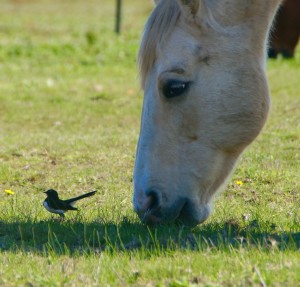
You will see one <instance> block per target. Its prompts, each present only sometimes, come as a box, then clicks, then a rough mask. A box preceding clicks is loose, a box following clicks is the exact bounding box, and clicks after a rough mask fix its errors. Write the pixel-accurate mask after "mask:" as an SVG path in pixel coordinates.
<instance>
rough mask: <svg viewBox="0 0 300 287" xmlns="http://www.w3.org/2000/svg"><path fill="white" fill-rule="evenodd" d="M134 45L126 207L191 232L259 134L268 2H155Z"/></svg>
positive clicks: (264, 100)
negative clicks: (136, 60) (134, 101)
mask: <svg viewBox="0 0 300 287" xmlns="http://www.w3.org/2000/svg"><path fill="white" fill-rule="evenodd" d="M156 2H158V3H157V6H156V9H154V11H153V13H152V15H151V17H150V18H149V20H148V23H147V25H146V29H145V33H144V37H143V41H142V45H141V48H140V67H141V80H142V85H143V88H144V106H143V114H142V123H141V132H140V138H139V143H138V148H137V157H136V163H135V172H134V199H133V203H134V208H135V211H136V212H137V213H138V214H139V216H140V218H141V219H142V221H144V222H145V223H156V222H169V221H173V220H175V219H179V220H182V221H183V222H184V223H186V224H190V225H195V224H198V223H200V222H203V221H204V220H205V219H206V218H207V217H208V216H209V214H210V211H211V207H210V205H211V201H212V198H213V195H214V194H215V193H216V191H217V190H219V189H220V188H221V187H222V186H223V185H224V183H225V182H226V179H227V178H228V176H229V175H230V173H231V171H232V170H233V168H234V166H235V163H236V161H237V159H238V157H239V155H240V154H241V152H242V151H243V150H244V149H245V147H246V146H247V145H248V144H250V142H252V141H253V139H254V138H255V137H256V136H257V135H258V133H259V132H260V130H261V128H262V127H263V125H264V123H265V120H266V117H267V113H268V108H269V100H268V86H267V81H266V76H265V72H264V65H265V64H264V56H265V52H264V50H265V41H266V34H267V31H268V28H269V26H270V23H271V21H272V17H273V14H274V13H275V8H276V6H277V4H278V3H275V2H278V1H276V0H266V1H261V0H254V1H244V0H227V1H226V0H224V1H205V0H202V1H201V0H194V1H193V0H189V1H187V0H178V1H176V0H161V1H156Z"/></svg>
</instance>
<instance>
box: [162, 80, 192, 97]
mask: <svg viewBox="0 0 300 287" xmlns="http://www.w3.org/2000/svg"><path fill="white" fill-rule="evenodd" d="M189 85H190V83H189V82H183V81H178V80H168V81H166V82H165V83H164V85H163V89H162V92H163V94H164V96H165V97H166V98H168V99H169V98H174V97H177V96H181V95H183V94H184V93H185V92H186V91H187V89H188V87H189Z"/></svg>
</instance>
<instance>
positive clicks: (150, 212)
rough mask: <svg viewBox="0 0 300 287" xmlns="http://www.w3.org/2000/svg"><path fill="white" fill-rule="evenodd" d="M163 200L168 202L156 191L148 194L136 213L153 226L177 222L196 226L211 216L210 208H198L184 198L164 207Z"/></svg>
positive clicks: (137, 207) (136, 207)
mask: <svg viewBox="0 0 300 287" xmlns="http://www.w3.org/2000/svg"><path fill="white" fill-rule="evenodd" d="M162 199H164V200H166V197H165V196H162V195H161V194H160V193H159V192H157V191H155V190H150V191H148V192H146V197H144V200H143V201H142V202H141V201H140V202H139V204H138V206H135V211H136V212H137V214H138V216H139V218H140V219H141V221H142V222H143V223H145V224H149V225H153V224H159V223H170V222H175V221H176V222H179V223H183V224H184V225H188V226H196V225H197V224H199V223H201V222H203V221H204V220H205V219H206V218H207V217H208V216H209V214H210V208H209V206H207V205H201V206H196V205H195V204H194V203H193V202H191V201H190V200H189V199H187V198H184V197H181V198H178V199H176V200H175V201H174V202H173V203H172V204H171V205H170V206H166V205H164V203H163V202H162Z"/></svg>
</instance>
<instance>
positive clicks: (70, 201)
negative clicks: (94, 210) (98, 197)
mask: <svg viewBox="0 0 300 287" xmlns="http://www.w3.org/2000/svg"><path fill="white" fill-rule="evenodd" d="M96 192H97V191H96V190H94V191H91V192H88V193H85V194H83V195H80V196H77V197H74V198H70V199H67V200H65V201H66V202H67V203H70V204H71V203H73V202H75V201H77V200H80V199H83V198H85V197H89V196H92V195H94V194H95V193H96Z"/></svg>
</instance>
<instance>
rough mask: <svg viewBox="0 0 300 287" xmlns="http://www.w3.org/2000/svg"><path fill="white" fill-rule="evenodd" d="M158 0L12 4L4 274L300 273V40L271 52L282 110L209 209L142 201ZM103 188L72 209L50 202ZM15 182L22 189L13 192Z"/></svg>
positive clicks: (2, 92)
mask: <svg viewBox="0 0 300 287" xmlns="http://www.w3.org/2000/svg"><path fill="white" fill-rule="evenodd" d="M151 5H152V4H151V1H150V0H149V1H133V0H128V1H124V18H123V27H122V28H123V32H122V34H121V35H120V36H117V35H115V34H114V32H113V28H114V1H110V0H99V1H96V0H89V1H83V0H64V1H59V0H52V1H51V0H23V1H22V0H19V1H17V0H15V1H8V0H3V1H1V3H0V11H1V17H0V19H1V20H0V266H1V267H0V286H8V287H9V286H172V287H175V286H176V287H179V286H228V287H229V286H278V287H279V286H289V287H290V286H300V283H299V282H300V272H299V270H300V211H299V206H300V193H299V191H300V172H299V171H300V113H299V110H300V85H299V79H300V51H299V50H298V53H297V55H296V58H295V59H294V60H290V61H284V60H281V59H278V60H276V61H269V62H268V76H269V79H270V86H271V91H272V111H271V113H270V117H269V120H268V123H267V126H266V127H265V129H264V131H263V133H262V134H261V135H260V136H259V138H258V139H257V140H256V141H255V143H253V144H252V145H251V147H250V148H249V149H248V150H247V151H246V153H245V154H244V155H243V157H242V159H241V161H240V164H239V165H238V168H237V170H236V172H235V173H234V175H233V178H232V180H231V181H230V183H229V185H228V187H227V189H226V191H225V192H224V193H223V194H221V195H220V196H219V197H218V198H217V199H216V202H215V208H214V213H213V215H212V216H211V217H210V218H209V220H208V221H207V222H205V223H204V224H202V225H199V226H198V227H196V228H193V229H189V228H187V227H183V226H179V225H177V226H176V225H165V226H159V227H156V228H154V227H152V228H149V227H147V226H145V225H142V224H141V223H140V222H139V220H138V218H137V216H136V215H135V213H134V212H133V209H132V203H131V201H132V173H133V165H134V159H135V148H136V143H137V139H138V133H139V125H140V114H141V106H142V99H143V98H142V92H141V90H140V88H139V83H138V76H137V68H136V64H135V63H136V54H137V50H138V46H139V41H140V35H141V31H142V29H143V24H144V22H145V21H146V18H147V16H148V15H149V13H150V11H151ZM49 188H54V189H57V190H58V191H59V193H60V195H61V197H62V198H68V197H73V196H76V195H79V194H81V193H84V192H87V191H90V190H93V189H97V190H98V193H97V194H96V196H94V197H92V198H89V199H86V200H83V201H82V202H80V203H79V204H78V207H79V208H80V211H79V212H69V213H67V214H66V218H67V219H66V220H65V221H64V222H58V221H57V220H55V218H56V216H53V215H51V214H50V213H48V212H47V211H46V210H45V209H44V208H43V207H42V202H43V200H44V198H45V197H44V194H43V193H42V192H43V191H45V190H47V189H49ZM5 190H12V191H13V192H14V194H8V193H6V192H5Z"/></svg>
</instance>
